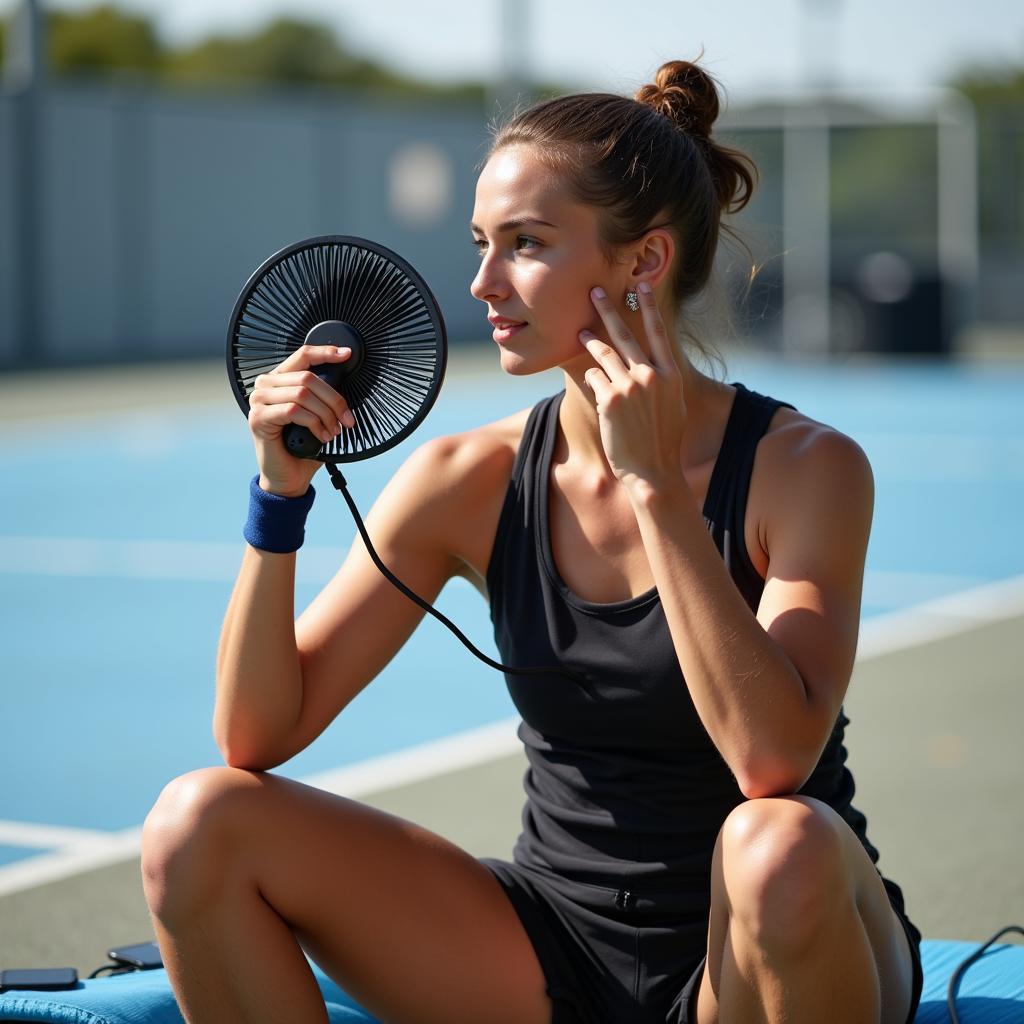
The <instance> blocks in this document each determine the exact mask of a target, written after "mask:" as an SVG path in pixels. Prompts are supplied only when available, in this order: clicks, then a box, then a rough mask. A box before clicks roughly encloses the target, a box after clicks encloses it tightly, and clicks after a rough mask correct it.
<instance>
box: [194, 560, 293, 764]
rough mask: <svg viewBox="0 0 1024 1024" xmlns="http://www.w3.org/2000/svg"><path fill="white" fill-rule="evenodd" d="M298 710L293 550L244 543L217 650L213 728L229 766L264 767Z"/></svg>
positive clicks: (272, 758) (278, 745) (291, 725)
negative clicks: (286, 551)
mask: <svg viewBox="0 0 1024 1024" xmlns="http://www.w3.org/2000/svg"><path fill="white" fill-rule="evenodd" d="M301 708H302V671H301V666H300V663H299V655H298V649H297V647H296V643H295V554H294V553H292V554H273V553H270V552H267V551H260V550H257V549H256V548H253V547H251V546H250V545H246V549H245V555H244V557H243V559H242V566H241V569H240V570H239V574H238V579H237V581H236V583H235V587H234V590H233V592H232V594H231V600H230V602H229V603H228V609H227V613H226V615H225V617H224V625H223V627H222V629H221V635H220V645H219V647H218V651H217V699H216V706H215V709H214V720H213V731H214V737H215V739H216V741H217V745H218V747H219V748H220V750H221V753H222V754H223V755H224V759H225V760H226V761H227V762H228V764H231V765H234V766H236V767H250V768H266V767H271V764H270V762H271V761H273V760H274V756H273V753H272V752H273V751H274V750H276V749H278V748H279V747H280V746H281V744H282V741H283V740H284V738H285V736H286V735H287V734H288V732H289V731H290V730H291V729H292V728H293V727H294V725H295V723H296V722H297V721H298V718H299V713H300V711H301Z"/></svg>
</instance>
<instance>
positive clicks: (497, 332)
mask: <svg viewBox="0 0 1024 1024" xmlns="http://www.w3.org/2000/svg"><path fill="white" fill-rule="evenodd" d="M525 326H526V324H501V325H499V324H495V325H494V332H493V333H492V335H491V337H492V338H493V339H494V340H495V341H508V339H509V338H511V337H512V335H513V334H515V333H516V332H517V331H521V330H522V329H523V328H524V327H525Z"/></svg>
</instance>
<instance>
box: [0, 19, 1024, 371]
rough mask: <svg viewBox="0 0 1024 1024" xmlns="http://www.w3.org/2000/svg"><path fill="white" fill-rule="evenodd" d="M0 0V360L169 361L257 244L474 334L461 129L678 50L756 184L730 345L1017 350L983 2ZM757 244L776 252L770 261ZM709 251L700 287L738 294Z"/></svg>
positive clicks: (1013, 127)
mask: <svg viewBox="0 0 1024 1024" xmlns="http://www.w3.org/2000/svg"><path fill="white" fill-rule="evenodd" d="M712 6H713V5H694V7H693V8H692V9H690V8H688V7H687V6H686V5H684V6H680V5H678V4H671V3H667V2H664V3H663V2H652V3H650V4H645V6H644V7H643V10H642V14H641V15H639V16H637V15H630V16H629V17H623V16H622V13H621V12H620V11H619V10H618V9H616V8H615V7H614V6H613V5H611V4H607V5H606V4H600V3H599V4H594V5H591V4H584V3H576V2H566V3H558V4H539V3H532V4H531V3H527V2H525V0H523V2H513V0H492V2H488V3H484V4H480V3H472V4H471V3H468V2H448V3H443V4H439V5H429V6H425V5H420V4H415V3H413V2H412V0H396V2H395V3H391V4H388V5H380V6H379V8H378V9H373V5H357V4H355V3H339V2H329V0H320V2H317V0H303V2H301V3H292V4H288V5H285V4H283V3H279V4H276V5H275V4H274V3H273V2H271V0H263V2H260V3H243V2H242V0H231V2H229V0H221V2H215V3H199V2H177V3H174V4H157V3H156V2H155V0H153V2H148V0H131V2H128V0H125V2H124V4H123V5H121V6H115V5H109V4H105V5H95V4H91V3H88V2H84V0H65V2H64V3H61V4H52V5H51V4H43V3H38V2H36V3H15V2H13V0H0V18H2V21H0V35H2V38H0V43H2V45H0V50H2V52H3V54H4V56H3V68H2V74H3V83H4V85H3V93H2V99H0V223H2V224H3V232H2V239H0V369H4V370H12V369H20V368H26V367H39V366H54V365H68V364H78V365H81V364H87V363H96V362H110V361H123V360H132V361H134V360H142V359H177V358H186V357H187V358H195V357H201V356H204V355H211V354H214V353H216V352H217V351H218V350H219V346H220V344H221V339H222V335H223V331H224V310H225V309H230V308H231V306H232V304H233V301H234V298H235V296H236V295H237V292H238V290H239V287H240V284H241V282H243V281H244V280H245V278H246V277H247V276H248V273H249V272H250V271H251V269H253V268H254V267H255V266H257V265H258V264H259V263H260V262H262V260H263V259H264V258H265V257H266V256H267V255H269V253H271V252H273V251H276V250H277V249H279V248H281V247H282V246H284V245H285V244H287V243H289V242H292V241H294V240H296V239H298V238H300V237H305V236H309V235H315V234H324V233H330V232H338V233H346V234H356V235H364V236H367V237H371V238H374V239H376V240H378V241H381V242H383V243H384V244H386V245H388V246H390V247H392V248H394V249H396V250H397V251H398V252H400V253H402V254H403V255H405V256H406V258H408V259H409V260H411V262H412V263H413V264H414V265H415V266H417V267H419V268H420V269H421V272H423V273H425V275H426V277H427V280H428V282H429V283H430V285H431V287H432V288H433V290H434V291H435V294H436V295H437V296H438V299H439V301H440V302H441V305H442V307H443V309H444V311H445V316H446V319H447V322H448V325H449V329H450V333H451V337H452V339H453V341H457V342H461V341H473V340H478V339H479V338H480V336H481V327H480V324H481V322H482V320H481V317H480V314H479V312H478V311H477V310H476V309H475V308H474V306H475V303H474V301H473V300H472V299H471V297H470V296H469V294H468V290H467V282H468V280H469V279H470V277H471V275H472V268H473V259H474V256H473V253H472V251H471V248H470V246H469V245H467V244H466V241H467V240H468V230H467V223H468V220H469V215H470V211H471V205H472V195H473V181H474V166H475V164H476V163H477V161H478V160H479V159H480V157H481V155H482V153H483V147H484V145H485V141H486V137H487V135H486V125H487V122H488V121H489V120H490V119H491V118H492V117H494V116H495V115H496V114H500V112H502V111H505V110H508V109H509V108H510V107H511V106H512V105H513V104H514V103H515V102H516V101H517V100H528V99H530V98H534V97H537V96H542V95H545V94H548V93H550V92H558V91H573V90H577V89H608V90H611V91H617V92H622V91H629V92H631V91H633V90H634V89H635V88H636V87H637V86H638V85H640V84H641V83H642V82H643V81H645V80H647V79H648V78H649V77H650V76H652V75H653V72H654V70H655V69H656V67H657V66H658V64H659V63H661V62H662V61H663V60H665V59H671V58H676V57H687V58H696V57H697V56H698V54H699V53H700V51H701V48H702V47H703V48H704V50H705V51H706V58H705V65H706V67H707V68H708V70H710V71H711V72H712V73H713V74H715V75H716V76H718V77H719V79H720V80H721V82H722V85H723V86H724V88H725V90H726V92H727V96H728V109H727V111H726V113H725V114H724V116H723V118H722V121H721V122H720V124H719V126H718V127H717V128H716V131H718V132H719V134H720V135H721V136H722V137H723V138H726V139H731V140H734V141H735V142H736V143H737V144H738V145H740V146H742V147H743V148H746V149H747V150H749V151H750V152H751V154H752V155H753V156H754V158H755V159H756V161H757V163H758V165H759V167H760V169H761V172H762V183H761V187H760V188H759V190H758V192H757V195H756V198H755V201H754V202H753V203H752V204H751V206H750V207H749V208H748V209H747V210H746V211H745V212H744V213H743V214H742V215H741V216H740V217H739V218H738V220H737V224H736V226H737V227H738V228H739V229H740V230H741V231H742V232H743V233H744V235H745V237H746V238H747V240H748V243H749V244H750V245H751V247H752V250H753V252H754V255H755V257H756V261H757V263H758V264H761V265H762V269H761V273H760V275H759V277H758V280H757V283H756V285H755V287H754V289H753V290H752V292H751V294H750V295H749V296H747V297H746V299H747V301H745V303H744V304H743V306H742V308H740V309H738V310H737V313H738V314H739V315H738V320H737V324H736V329H737V332H738V333H739V334H741V335H742V336H744V337H746V338H749V339H750V340H751V341H752V342H753V343H754V345H755V346H757V347H761V348H765V349H768V350H779V349H783V350H788V351H791V352H797V353H802V354H806V353H812V354H815V353H816V354H826V353H827V354H840V355H850V354H856V353H862V352H885V353H931V354H953V353H957V352H960V351H963V350H965V349H966V350H971V351H974V350H977V349H978V348H984V349H986V350H992V349H995V350H998V351H1004V350H1010V351H1017V350H1018V349H1019V326H1020V324H1021V322H1022V321H1024V289H1022V288H1021V287H1020V282H1021V280H1022V278H1024V195H1022V190H1024V175H1022V173H1021V166H1022V161H1024V120H1022V119H1024V114H1022V110H1024V70H1022V67H1024V13H1022V11H1021V7H1020V5H1019V4H1014V3H1012V2H1008V0H982V2H981V3H979V4H972V5H970V7H969V8H968V7H964V6H963V5H957V4H954V3H945V4H927V3H924V2H914V3H903V4H900V5H892V4H884V3H883V2H882V0H859V2H857V3H842V2H841V0H790V2H788V3H783V4H781V5H778V6H777V7H776V6H773V8H772V9H771V11H768V10H767V9H766V8H754V7H750V8H747V9H744V10H743V12H742V15H741V16H738V15H737V12H735V11H728V10H726V9H724V8H722V9H719V10H712V9H711V8H712ZM783 254H785V257H786V258H785V259H783V258H782V256H783ZM746 269H747V267H746V266H744V264H743V261H742V260H741V259H736V258H734V259H733V260H732V262H731V264H730V266H728V267H726V268H725V278H726V280H730V279H735V280H737V281H742V280H743V275H744V274H745V271H746Z"/></svg>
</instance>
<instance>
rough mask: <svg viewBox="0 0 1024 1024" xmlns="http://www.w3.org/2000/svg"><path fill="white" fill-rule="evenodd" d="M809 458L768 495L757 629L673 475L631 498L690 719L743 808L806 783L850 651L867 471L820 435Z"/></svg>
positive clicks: (847, 446)
mask: <svg viewBox="0 0 1024 1024" xmlns="http://www.w3.org/2000/svg"><path fill="white" fill-rule="evenodd" d="M804 448H805V450H802V451H796V452H793V453H792V458H791V459H790V460H789V465H788V466H787V468H786V471H785V474H784V476H780V477H776V478H775V479H773V480H772V482H771V484H770V492H771V500H770V505H771V507H770V510H769V513H768V516H767V519H766V520H765V523H764V531H765V537H764V541H765V549H766V551H767V552H768V555H769V562H768V570H767V573H766V577H765V587H764V592H763V594H762V596H761V601H760V604H759V606H758V609H757V615H756V617H755V616H754V614H753V613H752V612H751V611H750V608H749V607H748V606H747V603H746V602H745V601H744V599H743V597H742V595H741V594H740V592H739V590H738V589H737V587H736V585H735V583H734V582H733V580H732V578H731V577H730V575H729V573H728V570H727V569H726V566H725V562H724V561H723V560H722V556H721V555H720V554H719V552H718V550H717V549H716V548H715V545H714V542H713V541H712V539H711V535H710V533H709V532H708V529H707V526H706V525H705V523H704V519H703V517H702V516H701V514H700V512H699V510H698V508H697V503H696V500H695V499H694V496H693V493H692V492H691V491H690V488H689V486H688V485H687V483H686V481H685V479H684V478H683V477H682V473H680V474H679V479H678V480H675V481H665V482H664V483H662V484H661V485H659V486H654V487H652V486H644V487H634V488H633V489H632V490H630V496H631V500H632V503H633V509H634V511H635V513H636V518H637V523H638V524H639V526H640V534H641V537H642V538H643V543H644V548H645V550H646V552H647V558H648V560H649V562H650V565H651V571H652V573H653V575H654V579H655V583H656V584H657V587H658V592H659V594H660V596H661V602H662V605H663V607H664V609H665V617H666V619H667V620H668V626H669V630H670V632H671V634H672V641H673V643H674V645H675V650H676V655H677V657H678V658H679V665H680V668H681V669H682V672H683V676H684V678H685V679H686V683H687V686H688V687H689V690H690V695H691V697H692V699H693V703H694V706H695V707H696V709H697V713H698V714H699V715H700V718H701V721H702V722H703V723H704V727H705V728H706V729H707V731H708V734H709V735H710V736H711V739H712V740H713V741H714V743H715V746H717V747H718V749H719V751H720V752H721V754H722V757H723V758H724V759H725V761H726V763H727V764H728V765H729V767H730V769H731V770H732V772H733V774H734V775H735V777H736V781H737V783H738V784H739V787H740V789H741V791H742V792H743V794H744V795H745V796H747V797H749V798H753V797H759V796H776V795H779V794H784V793H794V792H796V791H797V790H798V789H799V788H800V787H801V786H802V785H803V784H804V782H806V781H807V778H808V777H809V776H810V774H811V772H812V771H813V769H814V766H815V765H816V764H817V762H818V759H819V757H820V756H821V752H822V750H823V749H824V746H825V743H826V741H827V740H828V736H829V734H830V732H831V730H832V727H833V726H834V724H835V720H836V716H837V715H838V713H839V708H840V705H841V704H842V701H843V698H844V696H845V694H846V688H847V686H848V684H849V681H850V674H851V672H852V669H853V660H854V654H855V652H856V647H857V631H858V624H859V620H860V599H861V586H862V581H863V573H864V556H865V552H866V549H867V541H868V533H869V531H870V527H871V512H872V505H873V495H874V489H873V483H872V477H871V467H870V466H869V464H868V462H867V459H866V457H865V456H864V454H863V452H862V451H861V450H860V448H859V447H858V446H857V445H856V444H855V443H854V442H853V441H851V440H850V439H849V438H847V437H845V436H843V435H842V434H839V433H836V432H835V431H828V430H821V431H818V432H817V433H816V434H815V435H814V436H813V437H812V438H811V439H810V440H808V441H807V442H806V444H805V445H804ZM627 489H628V488H627ZM738 540H739V543H744V540H743V538H742V537H741V538H739V539H738Z"/></svg>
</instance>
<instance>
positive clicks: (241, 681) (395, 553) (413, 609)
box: [214, 349, 461, 770]
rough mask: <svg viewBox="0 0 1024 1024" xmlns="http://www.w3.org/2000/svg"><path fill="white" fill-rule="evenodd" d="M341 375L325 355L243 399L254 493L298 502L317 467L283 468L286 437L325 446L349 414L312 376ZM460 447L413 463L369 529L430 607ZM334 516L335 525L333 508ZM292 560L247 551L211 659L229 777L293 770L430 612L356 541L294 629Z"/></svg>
mask: <svg viewBox="0 0 1024 1024" xmlns="http://www.w3.org/2000/svg"><path fill="white" fill-rule="evenodd" d="M325 356H330V357H332V361H340V359H341V358H343V357H338V356H337V355H336V354H334V353H333V350H330V351H329V350H326V349H325V350H324V351H323V352H321V351H319V350H318V349H311V351H308V352H304V351H303V350H302V349H300V350H298V351H297V352H296V353H293V355H292V356H290V357H289V359H288V360H286V361H285V362H284V363H282V364H281V366H280V367H278V368H277V369H276V370H274V371H273V372H272V373H270V374H267V375H265V376H264V377H261V378H260V380H259V382H258V384H257V387H256V389H255V390H254V392H253V394H252V396H250V408H251V412H250V417H249V422H250V428H251V430H252V433H253V437H254V441H255V443H256V450H257V459H258V462H259V466H260V486H261V487H263V488H264V489H265V490H268V491H271V492H272V493H275V494H282V495H285V496H297V495H301V494H304V493H305V492H306V490H307V489H308V486H309V482H310V480H311V479H312V476H313V474H314V473H315V472H316V470H317V469H318V468H319V465H320V464H319V463H318V462H315V461H313V460H306V459H297V458H294V457H293V456H291V455H290V454H288V453H287V452H286V451H285V449H284V446H283V444H282V443H281V440H280V434H281V429H282V428H283V427H284V425H285V424H287V423H290V422H295V423H301V424H302V425H304V426H308V427H310V428H311V429H313V430H314V432H317V433H320V434H321V436H324V433H325V432H326V431H327V430H328V425H329V424H331V423H335V424H336V423H337V421H338V418H339V417H342V416H343V415H344V413H345V412H347V409H346V407H345V406H344V401H343V399H341V398H340V396H338V395H337V393H336V392H334V391H333V390H332V389H330V388H329V387H328V386H327V385H325V384H323V382H322V381H320V380H319V379H318V378H316V377H313V375H312V374H310V373H308V366H309V365H311V364H316V363H322V362H327V361H328V358H326V357H325ZM456 448H457V445H454V444H453V442H452V440H451V439H446V438H439V439H436V440H433V441H429V442H427V443H426V444H424V445H422V446H421V447H420V448H419V449H417V450H416V451H415V452H414V453H413V454H412V455H411V456H410V457H409V458H408V459H407V460H406V462H405V464H404V465H403V466H402V467H401V469H400V470H399V471H398V472H397V473H396V474H395V476H394V477H393V478H392V480H391V481H390V482H389V483H388V485H387V486H386V487H385V489H384V490H383V491H382V492H381V495H380V497H379V498H378V499H377V501H376V503H375V504H374V506H373V509H372V510H371V511H370V514H369V515H368V516H367V517H366V526H367V530H368V532H369V534H370V537H371V538H372V540H373V543H374V547H375V548H376V549H377V551H378V553H379V554H380V557H381V558H382V559H383V560H384V562H385V564H386V565H388V566H389V568H391V569H392V571H393V572H394V573H395V574H396V575H397V576H398V577H399V579H401V580H402V581H403V582H405V583H406V584H407V585H408V586H409V587H411V588H412V589H413V590H414V591H415V592H416V593H418V594H419V595H420V596H421V597H423V598H424V599H425V600H427V601H430V602H433V601H434V600H436V598H437V595H438V594H439V593H440V591H441V588H442V587H443V586H444V584H445V582H446V581H447V580H448V579H449V578H450V577H451V576H452V575H454V573H455V571H456V569H457V566H458V559H456V558H455V557H454V556H453V555H452V554H451V553H450V550H449V549H450V546H451V545H450V534H449V530H450V524H451V523H452V521H453V518H454V519H455V521H457V520H458V518H459V516H460V514H461V513H460V512H459V509H458V507H457V506H458V505H459V499H458V492H459V487H458V486H457V484H455V483H454V479H453V467H454V463H456V462H458V461H459V460H458V459H457V457H455V455H456ZM338 511H339V515H341V514H342V511H343V510H342V507H341V502H340V501H339V502H338ZM295 558H296V556H295V554H294V553H291V554H275V553H271V552H267V551H261V550H258V549H256V548H253V547H251V546H247V547H246V550H245V555H244V557H243V560H242V566H241V569H240V571H239V575H238V579H237V581H236V583H235V587H234V590H233V592H232V595H231V600H230V602H229V605H228V609H227V613H226V615H225V619H224V625H223V628H222V631H221V639H220V646H219V649H218V655H217V696H216V705H215V710H214V736H215V739H216V741H217V745H218V746H219V748H220V750H221V753H222V754H223V756H224V759H225V761H226V762H227V763H228V764H229V765H232V766H235V767H240V768H249V769H253V770H265V769H267V768H272V767H274V766H275V765H278V764H280V763H282V762H283V761H286V760H287V759H288V758H290V757H292V756H294V755H295V754H296V753H298V752H299V751H300V750H302V749H303V748H304V747H306V746H307V745H308V744H309V743H310V742H312V740H313V739H315V738H316V736H318V735H319V734H320V733H321V732H322V731H323V729H324V728H326V726H327V725H328V724H329V723H330V722H331V720H332V719H333V718H334V717H335V716H336V715H337V714H338V712H339V711H341V709H342V708H343V707H344V706H345V705H346V704H347V703H348V702H349V701H351V700H352V698H353V697H355V695H356V694H357V693H358V692H359V691H360V690H361V689H362V688H363V687H364V686H365V685H366V684H367V683H368V682H369V681H370V680H371V679H372V678H373V677H374V676H375V675H376V674H377V673H378V672H379V671H380V670H381V669H382V668H383V667H384V666H385V665H386V664H387V663H388V662H389V661H390V660H391V658H392V657H393V656H394V655H395V653H396V652H397V651H398V649H399V648H400V647H401V646H402V644H404V643H405V641H406V640H407V639H408V637H409V636H410V635H411V634H412V632H413V630H414V629H415V628H416V625H417V624H418V623H419V621H420V620H421V619H422V617H423V614H424V612H423V611H422V609H420V608H419V607H417V606H416V605H415V604H413V603H412V602H411V601H409V600H408V598H406V597H405V596H404V595H403V594H401V593H400V592H399V591H398V590H396V589H395V587H394V586H393V585H392V584H391V583H390V582H388V580H386V579H385V578H384V576H383V575H382V574H381V572H380V571H379V570H378V569H377V567H376V566H375V565H374V564H373V562H372V561H371V560H370V557H369V554H368V553H367V551H366V548H365V546H364V545H363V543H362V540H361V538H360V537H359V536H358V535H357V536H356V538H355V540H354V541H353V544H352V547H351V549H350V551H349V554H348V557H347V558H346V559H345V562H344V564H343V565H342V566H341V568H340V569H339V570H338V572H337V574H336V575H335V577H334V579H333V580H332V581H331V582H330V583H329V584H328V585H327V586H326V587H325V588H324V590H323V591H322V592H321V594H320V595H319V596H318V597H317V598H316V599H315V600H314V601H313V603H312V604H311V605H310V607H309V608H308V609H306V611H305V612H304V613H303V615H302V616H301V617H300V619H299V620H298V621H295V612H294V603H295Z"/></svg>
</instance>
